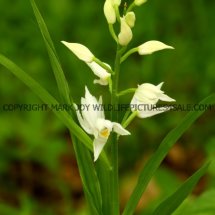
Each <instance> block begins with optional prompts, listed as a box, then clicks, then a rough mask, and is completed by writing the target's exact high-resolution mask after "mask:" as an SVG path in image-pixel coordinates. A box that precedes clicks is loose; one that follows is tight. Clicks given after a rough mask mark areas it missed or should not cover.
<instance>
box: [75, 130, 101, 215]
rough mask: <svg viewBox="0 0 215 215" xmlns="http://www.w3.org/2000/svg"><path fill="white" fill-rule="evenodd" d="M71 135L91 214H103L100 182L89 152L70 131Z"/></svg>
mask: <svg viewBox="0 0 215 215" xmlns="http://www.w3.org/2000/svg"><path fill="white" fill-rule="evenodd" d="M71 137H72V140H73V146H74V150H75V153H76V155H77V156H76V157H77V163H78V169H79V172H80V176H81V180H82V184H83V189H84V193H85V196H86V199H87V201H88V203H89V207H90V208H91V210H92V214H93V215H103V213H102V196H101V190H100V184H99V181H98V177H97V175H96V172H95V168H94V164H93V161H92V158H91V156H90V153H89V151H87V150H86V148H85V147H84V146H83V145H82V144H80V142H79V141H78V139H77V138H76V137H74V136H73V135H72V132H71ZM100 162H101V161H100ZM102 165H103V163H102ZM104 169H105V168H104Z"/></svg>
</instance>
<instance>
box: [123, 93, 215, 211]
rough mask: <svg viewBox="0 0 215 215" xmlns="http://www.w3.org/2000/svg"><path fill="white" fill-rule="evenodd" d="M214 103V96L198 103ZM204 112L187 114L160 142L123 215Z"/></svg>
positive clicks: (138, 198) (133, 204)
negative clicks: (176, 144)
mask: <svg viewBox="0 0 215 215" xmlns="http://www.w3.org/2000/svg"><path fill="white" fill-rule="evenodd" d="M214 102H215V94H212V95H210V96H209V97H207V98H206V99H204V100H203V101H201V102H200V104H204V105H206V104H211V103H214ZM203 113H204V110H199V111H192V112H189V113H188V114H187V115H186V116H185V117H184V119H183V120H182V121H181V123H180V124H179V125H178V126H177V127H176V128H175V129H173V130H172V131H170V132H169V133H168V134H167V136H166V137H165V138H164V140H163V141H162V142H161V144H160V146H159V148H158V149H157V150H156V152H155V153H154V154H153V155H152V156H151V158H150V159H149V160H148V162H147V163H146V165H145V166H144V169H143V170H142V172H141V173H140V176H139V179H138V182H137V185H136V187H135V189H134V191H133V193H132V195H131V197H130V199H129V201H128V203H127V205H126V207H125V210H124V212H123V215H130V214H133V213H134V210H135V208H136V206H137V204H138V202H139V200H140V198H141V196H142V194H143V192H144V191H145V189H146V186H147V184H148V183H149V181H150V179H151V178H152V176H153V175H154V173H155V171H156V169H157V168H158V167H159V165H160V164H161V162H162V160H163V159H164V158H165V156H166V155H167V153H168V152H169V150H170V149H171V147H172V146H173V145H174V144H175V143H176V141H177V140H178V139H179V138H180V137H181V135H182V134H183V133H184V132H185V131H186V130H187V129H188V128H189V127H190V126H191V125H192V124H193V123H194V122H195V120H196V119H198V118H199V117H200V116H201V115H202V114H203Z"/></svg>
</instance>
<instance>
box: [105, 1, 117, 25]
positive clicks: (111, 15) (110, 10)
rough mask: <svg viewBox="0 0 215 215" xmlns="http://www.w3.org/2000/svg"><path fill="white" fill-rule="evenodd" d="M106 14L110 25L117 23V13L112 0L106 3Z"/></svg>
mask: <svg viewBox="0 0 215 215" xmlns="http://www.w3.org/2000/svg"><path fill="white" fill-rule="evenodd" d="M104 14H105V17H106V19H107V22H108V23H109V24H114V23H115V22H116V12H115V8H114V4H113V1H112V0H106V1H105V4H104Z"/></svg>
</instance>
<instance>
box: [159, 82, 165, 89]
mask: <svg viewBox="0 0 215 215" xmlns="http://www.w3.org/2000/svg"><path fill="white" fill-rule="evenodd" d="M163 84H164V82H161V83H160V84H158V85H157V88H158V89H159V90H160V89H161V87H162V86H163Z"/></svg>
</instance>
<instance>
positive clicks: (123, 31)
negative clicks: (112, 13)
mask: <svg viewBox="0 0 215 215" xmlns="http://www.w3.org/2000/svg"><path fill="white" fill-rule="evenodd" d="M120 20H121V28H120V33H119V35H118V39H119V44H120V45H122V46H127V45H128V43H129V42H130V41H131V39H132V37H133V34H132V31H131V28H130V26H129V25H128V23H127V22H126V19H125V17H123V18H120Z"/></svg>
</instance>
